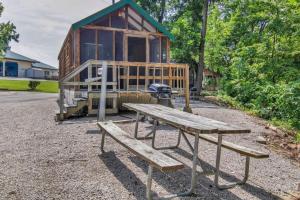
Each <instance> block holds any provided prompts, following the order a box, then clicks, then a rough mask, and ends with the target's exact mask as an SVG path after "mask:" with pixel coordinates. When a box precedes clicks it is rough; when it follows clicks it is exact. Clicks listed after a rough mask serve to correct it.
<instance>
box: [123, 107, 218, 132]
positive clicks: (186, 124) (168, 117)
mask: <svg viewBox="0 0 300 200" xmlns="http://www.w3.org/2000/svg"><path fill="white" fill-rule="evenodd" d="M156 105H157V104H131V103H125V104H123V106H124V107H126V108H128V109H129V110H135V111H137V112H140V113H141V114H145V115H148V116H151V117H153V118H155V119H157V120H159V121H163V122H165V123H167V124H169V125H171V126H174V127H176V128H179V129H181V130H183V131H186V132H191V133H217V132H218V129H216V128H214V127H211V126H209V125H205V124H201V123H195V122H193V121H189V119H187V118H183V117H177V116H174V115H172V114H169V113H165V112H164V111H162V110H158V109H156ZM162 107H165V106H162Z"/></svg>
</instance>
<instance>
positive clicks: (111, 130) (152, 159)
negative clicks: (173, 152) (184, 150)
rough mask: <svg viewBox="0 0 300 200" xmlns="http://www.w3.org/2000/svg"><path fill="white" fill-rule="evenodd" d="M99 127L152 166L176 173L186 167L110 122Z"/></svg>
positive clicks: (100, 124)
mask: <svg viewBox="0 0 300 200" xmlns="http://www.w3.org/2000/svg"><path fill="white" fill-rule="evenodd" d="M98 126H99V127H100V128H101V129H102V130H104V131H105V132H106V133H107V134H109V135H110V136H111V137H112V138H113V139H114V140H116V141H117V142H118V143H119V144H121V145H122V146H124V147H125V148H127V149H128V150H129V151H131V152H132V153H134V154H135V155H137V156H139V157H140V158H141V159H142V160H145V161H146V162H148V163H149V164H150V165H151V166H153V167H155V168H157V169H159V170H161V171H163V172H169V171H176V170H178V169H181V168H183V167H184V165H183V164H182V163H180V162H179V161H177V160H175V159H173V158H170V157H168V156H166V155H165V154H163V153H161V152H159V151H157V150H155V149H152V148H151V147H149V146H148V145H146V144H145V143H143V142H141V141H139V140H136V139H134V138H132V137H131V136H130V135H129V134H128V133H126V132H125V131H123V130H122V129H121V128H119V127H118V126H116V125H115V124H114V123H112V122H111V121H110V122H98Z"/></svg>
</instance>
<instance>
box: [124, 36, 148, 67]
mask: <svg viewBox="0 0 300 200" xmlns="http://www.w3.org/2000/svg"><path fill="white" fill-rule="evenodd" d="M128 61H129V62H146V38H139V37H128Z"/></svg>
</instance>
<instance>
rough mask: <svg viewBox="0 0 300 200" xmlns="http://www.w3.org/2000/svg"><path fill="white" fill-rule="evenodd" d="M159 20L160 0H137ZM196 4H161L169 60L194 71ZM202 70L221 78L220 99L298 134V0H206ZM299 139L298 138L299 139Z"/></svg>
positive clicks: (195, 0) (185, 0)
mask: <svg viewBox="0 0 300 200" xmlns="http://www.w3.org/2000/svg"><path fill="white" fill-rule="evenodd" d="M138 2H139V3H140V4H141V5H142V6H143V7H144V8H145V9H146V10H147V11H149V12H150V13H151V14H152V16H154V17H155V18H157V19H158V14H159V13H161V12H160V10H161V9H162V8H161V7H160V2H162V0H138ZM202 6H203V1H201V0H166V12H165V13H164V20H163V22H164V25H165V26H167V27H168V28H169V30H170V31H171V32H172V33H173V34H174V36H175V38H176V40H175V42H173V43H172V48H171V50H172V52H171V58H172V60H174V61H175V62H180V63H188V64H189V65H190V67H191V69H197V64H198V62H199V46H200V32H201V18H202V16H201V11H202ZM205 64H206V68H209V69H212V70H213V71H216V72H219V73H220V74H221V77H222V78H221V81H220V82H221V83H220V94H221V95H222V96H221V99H223V100H224V101H225V102H227V103H230V104H232V106H234V107H238V108H242V109H244V110H246V111H248V112H251V113H254V114H257V115H258V116H261V117H263V118H266V119H268V120H271V121H279V122H281V124H283V123H284V124H288V126H289V127H291V128H297V129H300V3H299V0H285V1H282V0H256V1H249V0H223V1H210V6H209V16H208V27H207V36H206V48H205ZM298 137H299V136H298Z"/></svg>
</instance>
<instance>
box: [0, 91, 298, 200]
mask: <svg viewBox="0 0 300 200" xmlns="http://www.w3.org/2000/svg"><path fill="white" fill-rule="evenodd" d="M35 95H37V96H35ZM30 97H31V98H30ZM8 98H9V99H10V100H8ZM56 98H57V95H49V94H47V95H44V94H38V93H35V94H34V95H33V94H32V93H10V92H0V155H1V157H0V199H26V200H27V199H28V200H29V199H30V200H31V199H68V200H69V199H145V189H146V186H145V184H146V177H147V175H146V172H147V164H146V163H145V162H143V161H141V160H140V159H138V158H137V157H136V156H134V155H133V154H130V153H129V152H128V151H127V150H125V149H124V148H122V147H121V146H120V145H118V144H117V143H116V142H114V141H113V140H112V139H110V138H107V139H106V146H105V150H106V153H105V154H101V151H100V149H99V144H100V139H101V134H100V133H99V132H98V131H97V126H96V125H95V119H94V118H82V119H73V120H69V121H65V122H63V123H61V124H60V123H56V122H55V121H54V114H55V110H57V105H56V102H55V100H56ZM193 108H194V109H193V111H194V112H195V113H198V114H201V115H203V116H207V117H211V118H214V119H217V120H221V121H225V122H230V123H234V124H237V125H241V126H244V127H247V128H251V129H252V133H251V134H247V135H242V136H226V138H225V139H226V140H229V141H231V142H236V143H239V144H242V145H245V146H247V147H251V148H254V149H257V150H261V151H266V152H270V158H269V159H264V160H255V159H252V160H251V166H250V180H249V182H248V184H246V185H244V186H238V187H236V188H233V189H230V190H225V191H219V190H217V189H216V188H214V187H213V176H200V177H199V179H198V182H197V183H198V184H197V189H196V195H195V196H194V197H192V198H186V199H233V200H239V199H277V195H284V194H286V193H290V192H291V191H295V190H296V189H297V184H298V183H299V182H300V168H299V165H297V164H296V163H293V162H291V161H290V160H289V159H287V158H285V157H283V156H281V155H278V154H276V153H274V152H272V151H271V150H269V149H267V148H266V147H265V146H264V145H262V144H258V143H256V142H255V140H256V137H257V136H259V135H263V134H264V133H266V131H270V130H266V129H264V126H263V125H260V121H259V120H258V119H256V118H253V117H249V116H247V115H245V114H244V113H242V112H240V111H236V110H232V109H226V108H221V107H218V106H214V105H208V104H203V105H202V104H195V105H193ZM113 118H118V117H113ZM120 126H122V128H123V129H124V130H127V131H128V132H131V133H132V132H133V128H134V124H133V123H130V124H123V125H120ZM150 128H151V126H150V124H147V123H142V124H141V128H140V134H145V133H146V132H148V131H150ZM175 134H176V130H174V129H173V128H171V127H168V126H161V127H159V129H158V137H159V139H158V143H159V145H167V144H171V143H175V141H176V139H175V137H174V135H175ZM190 139H191V140H192V138H191V137H190ZM145 142H146V143H149V142H150V141H145ZM199 149H200V151H201V152H200V154H199V156H200V157H201V159H202V162H201V165H202V167H203V168H204V169H205V170H212V169H213V166H214V163H215V161H214V159H215V153H216V147H215V146H214V145H211V144H208V143H206V142H204V141H201V142H200V146H199ZM166 153H167V154H169V155H171V156H173V157H176V158H178V159H180V160H182V161H183V162H185V163H187V164H191V162H190V161H189V160H188V158H191V152H189V151H188V148H187V146H186V144H185V143H184V142H182V144H181V149H179V150H175V151H166ZM244 161H245V159H244V158H243V157H240V156H239V155H238V154H236V153H233V152H230V151H227V150H224V151H223V155H222V169H223V172H224V173H223V178H224V179H223V180H224V181H232V180H235V178H234V177H237V178H238V179H239V178H241V177H242V173H243V167H244V165H243V163H244ZM198 170H199V171H201V170H202V169H201V168H200V167H199V169H198ZM190 172H191V168H190V167H185V168H184V169H183V170H181V171H178V172H176V173H170V174H163V173H160V172H157V171H155V172H154V182H153V191H154V192H155V193H156V195H159V196H163V195H166V194H172V193H176V192H180V191H186V190H187V189H188V188H189V184H190ZM223 180H222V181H223Z"/></svg>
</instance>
